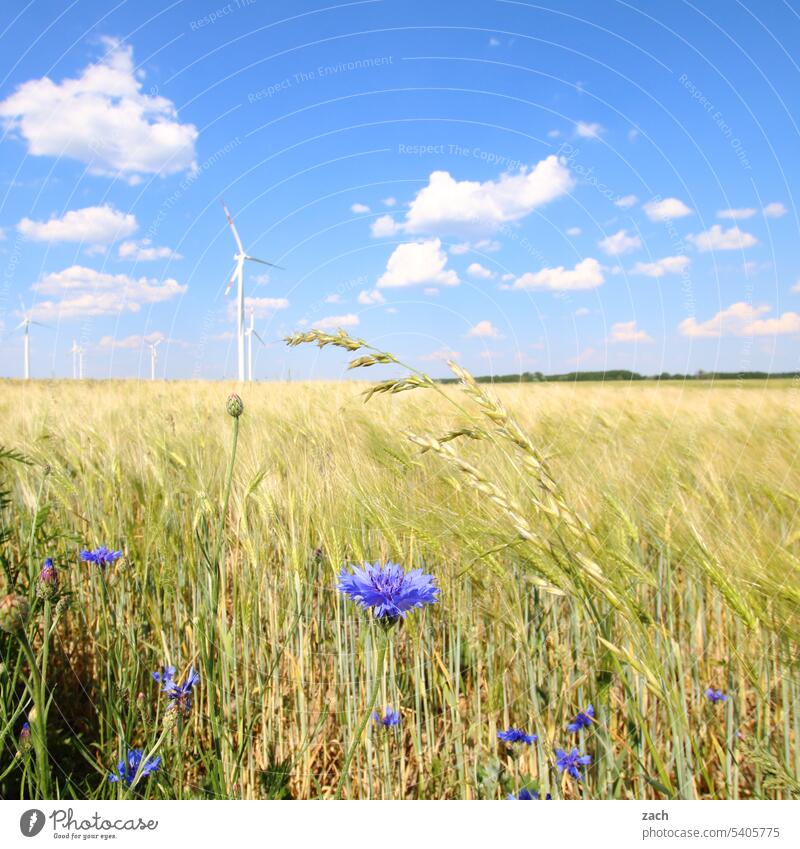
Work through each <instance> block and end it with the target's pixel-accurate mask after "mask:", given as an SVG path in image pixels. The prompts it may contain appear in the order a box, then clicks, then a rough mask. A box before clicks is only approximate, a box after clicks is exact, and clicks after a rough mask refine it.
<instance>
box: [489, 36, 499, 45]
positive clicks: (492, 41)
mask: <svg viewBox="0 0 800 849" xmlns="http://www.w3.org/2000/svg"><path fill="white" fill-rule="evenodd" d="M499 46H500V39H499V38H495V37H494V36H492V37H491V38H490V39H489V47H499Z"/></svg>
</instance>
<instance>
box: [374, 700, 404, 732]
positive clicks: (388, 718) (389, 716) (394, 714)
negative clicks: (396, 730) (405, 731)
mask: <svg viewBox="0 0 800 849" xmlns="http://www.w3.org/2000/svg"><path fill="white" fill-rule="evenodd" d="M372 719H373V721H374V722H379V723H380V724H381V725H383V727H384V728H391V727H392V726H393V725H399V724H400V712H399V711H396V710H392V706H391V705H388V706H387V707H386V710H384V712H383V716H381V715H380V714H379V713H378V711H376V710H375V711H373V712H372Z"/></svg>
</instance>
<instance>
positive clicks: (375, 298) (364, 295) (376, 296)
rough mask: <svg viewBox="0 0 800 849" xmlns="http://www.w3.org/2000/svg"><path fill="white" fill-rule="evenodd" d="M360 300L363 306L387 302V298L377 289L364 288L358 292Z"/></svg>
mask: <svg viewBox="0 0 800 849" xmlns="http://www.w3.org/2000/svg"><path fill="white" fill-rule="evenodd" d="M358 302H359V304H362V305H363V306H365V307H366V306H371V305H373V304H385V303H386V300H385V298H384V297H383V295H381V293H380V292H379V291H378V290H377V289H372V290H371V291H370V290H369V289H362V291H360V292H359V293H358Z"/></svg>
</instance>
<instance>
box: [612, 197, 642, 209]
mask: <svg viewBox="0 0 800 849" xmlns="http://www.w3.org/2000/svg"><path fill="white" fill-rule="evenodd" d="M638 202H639V198H637V197H636V195H625V197H621V198H618V199H617V200H615V201H614V206H618V207H619V208H620V209H630V208H631V207H632V206H636V204H637V203H638Z"/></svg>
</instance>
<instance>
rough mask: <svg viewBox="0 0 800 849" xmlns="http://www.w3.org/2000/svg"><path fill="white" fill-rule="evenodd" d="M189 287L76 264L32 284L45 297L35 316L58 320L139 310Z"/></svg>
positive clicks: (175, 281) (35, 311) (35, 290)
mask: <svg viewBox="0 0 800 849" xmlns="http://www.w3.org/2000/svg"><path fill="white" fill-rule="evenodd" d="M187 288H188V287H187V286H185V285H181V284H180V283H178V281H177V280H173V279H172V278H169V279H167V280H158V279H157V278H153V277H150V278H148V277H139V278H133V277H129V276H128V275H127V274H107V273H105V272H102V271H95V270H94V269H92V268H84V267H83V266H81V265H73V266H71V267H70V268H67V269H65V270H64V271H57V272H53V273H51V274H46V275H44V277H42V278H41V279H40V280H39V281H37V282H36V283H34V284H33V286H31V289H33V291H34V292H36V293H37V294H38V295H41V296H44V300H41V301H39V302H38V303H37V304H36V305H35V306H34V308H33V310H32V311H31V315H32V317H33V318H39V319H44V320H55V319H71V318H77V317H80V316H89V315H115V314H118V313H121V312H138V311H139V310H140V309H141V308H142V306H143V305H145V304H157V303H161V302H162V301H168V300H170V299H171V298H174V297H175V296H176V295H181V294H183V293H184V292H185V291H186V290H187Z"/></svg>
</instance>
